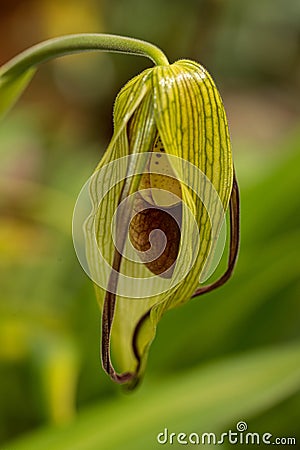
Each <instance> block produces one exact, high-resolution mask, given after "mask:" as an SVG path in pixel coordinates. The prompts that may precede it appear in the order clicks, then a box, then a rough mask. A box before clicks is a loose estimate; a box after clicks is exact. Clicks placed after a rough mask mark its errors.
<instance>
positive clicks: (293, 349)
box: [6, 343, 300, 450]
mask: <svg viewBox="0 0 300 450" xmlns="http://www.w3.org/2000/svg"><path fill="white" fill-rule="evenodd" d="M299 358H300V344H299V343H296V344H295V343H292V344H289V345H285V346H282V347H276V348H270V349H265V350H263V351H259V352H257V351H256V352H251V353H249V354H246V355H240V356H235V357H231V358H227V359H226V360H225V361H224V360H223V361H219V362H215V363H211V364H209V365H207V366H205V367H201V368H196V369H193V370H191V371H189V372H188V373H186V374H185V376H179V377H178V376H177V377H172V378H171V379H170V380H169V381H168V382H165V383H163V384H162V383H161V382H160V383H157V385H155V384H154V385H152V386H149V385H148V389H147V390H144V391H143V392H139V393H138V394H136V395H133V396H132V397H126V398H123V399H118V400H113V401H111V402H108V403H106V404H101V405H98V406H96V407H94V408H91V409H90V410H88V411H86V412H85V413H82V414H81V415H80V416H79V417H78V419H77V420H75V421H74V422H73V423H72V424H70V425H69V426H66V427H64V428H54V427H51V428H46V429H44V430H41V431H39V432H37V433H35V434H32V435H31V436H27V437H26V438H23V439H21V440H18V441H15V442H13V443H11V444H10V445H8V446H6V448H7V449H14V450H25V449H26V450H28V449H30V450H35V449H38V450H40V449H41V448H42V449H43V450H47V449H51V450H52V449H53V448H55V449H56V450H60V449H61V450H68V449H70V450H79V449H84V450H96V449H100V448H103V449H104V448H105V450H113V449H116V450H119V449H120V448H122V450H127V449H128V450H129V449H130V450H134V449H141V448H160V445H159V444H158V443H157V441H156V436H157V435H158V433H160V432H162V431H163V430H164V428H168V430H169V433H171V432H176V433H179V432H185V433H191V432H197V433H199V434H200V433H204V432H215V433H219V432H222V431H228V428H227V430H226V429H224V427H226V426H228V424H230V427H231V428H233V427H235V425H236V423H237V422H238V421H239V420H245V421H246V422H247V420H249V419H250V418H251V417H253V416H255V415H256V414H259V413H261V412H263V411H265V410H267V409H268V408H270V407H272V406H274V405H275V404H276V403H278V402H280V401H282V400H283V399H284V398H288V397H290V396H291V395H293V394H295V393H296V392H297V391H299V389H300V365H299ZM295 427H296V424H295ZM249 431H253V432H255V430H249ZM268 431H270V432H272V431H273V432H275V431H276V430H268ZM295 431H296V429H295ZM175 442H176V441H175ZM174 448H181V447H180V446H179V447H178V446H176V443H175V445H174Z"/></svg>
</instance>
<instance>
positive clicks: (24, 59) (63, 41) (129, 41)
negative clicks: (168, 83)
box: [0, 33, 169, 77]
mask: <svg viewBox="0 0 300 450" xmlns="http://www.w3.org/2000/svg"><path fill="white" fill-rule="evenodd" d="M91 50H102V51H109V52H117V53H128V54H132V55H140V56H145V57H147V58H150V59H151V60H152V61H153V62H154V64H156V65H168V64H169V61H168V59H167V57H166V56H165V54H164V53H163V52H162V51H161V50H160V49H159V48H158V47H156V46H155V45H153V44H150V43H149V42H145V41H141V40H138V39H134V38H129V37H125V36H116V35H113V34H98V33H93V34H92V33H91V34H90V33H84V34H70V35H66V36H62V37H59V38H54V39H49V40H47V41H44V42H41V43H40V44H37V45H34V46H33V47H30V48H29V49H28V50H25V51H24V52H22V53H20V54H19V55H17V56H16V57H15V58H13V59H12V60H10V61H9V62H8V63H7V64H5V65H4V66H2V67H1V68H0V76H2V77H6V76H8V77H9V76H17V75H19V74H21V73H23V72H25V71H26V70H28V69H30V68H32V67H35V66H37V65H38V64H41V63H43V62H45V61H47V60H49V59H52V58H57V57H59V56H63V55H69V54H73V53H81V52H84V51H91Z"/></svg>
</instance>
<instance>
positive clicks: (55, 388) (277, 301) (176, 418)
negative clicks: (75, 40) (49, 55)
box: [0, 0, 300, 450]
mask: <svg viewBox="0 0 300 450" xmlns="http://www.w3.org/2000/svg"><path fill="white" fill-rule="evenodd" d="M299 24H300V3H299V2H298V1H297V0H289V1H286V0H252V1H251V2H241V1H240V0H227V1H226V0H188V1H185V2H183V1H182V0H165V1H162V0H152V1H151V2H146V1H141V0H126V1H125V0H109V1H108V0H85V1H84V2H83V1H79V0H73V1H71V0H61V1H57V0H39V1H30V0H28V1H26V2H23V1H20V0H10V1H3V2H1V5H0V42H1V45H0V63H4V62H6V61H7V60H8V59H10V58H11V57H13V56H14V55H15V54H17V53H19V52H20V51H22V50H23V49H25V48H27V47H29V46H31V45H32V44H35V43H37V42H39V41H41V40H44V39H46V38H50V37H54V36H58V35H61V34H67V33H75V32H106V33H115V34H124V35H128V36H132V37H138V38H141V39H145V40H148V41H150V42H153V43H156V44H157V45H158V46H160V47H161V48H162V49H163V50H164V51H165V52H166V54H167V55H168V57H169V59H170V60H171V61H174V60H176V59H180V58H190V59H195V60H196V61H199V62H201V63H202V64H203V65H205V67H206V68H207V69H208V70H209V71H210V72H211V73H212V74H213V76H214V78H215V80H216V82H217V85H218V86H219V88H220V91H221V94H222V97H223V100H224V103H225V107H226V110H227V113H228V120H229V125H230V131H231V136H232V144H233V151H234V158H235V166H236V170H237V174H238V179H239V184H240V189H241V200H242V220H241V226H242V244H241V249H240V258H239V261H238V265H237V268H236V270H235V274H234V277H233V278H232V280H231V281H230V282H229V283H228V284H227V285H226V286H224V287H222V288H221V289H220V290H218V291H216V292H213V293H210V294H208V295H206V296H203V297H201V298H199V299H194V300H193V301H191V302H189V303H187V304H186V305H185V306H184V307H182V308H179V309H177V310H174V311H172V312H169V313H168V314H167V315H166V317H164V319H163V320H162V321H161V323H160V324H159V327H158V333H157V337H156V340H155V342H154V343H153V345H152V348H151V353H150V358H149V364H148V369H147V373H146V377H145V380H144V382H143V384H142V385H141V386H140V387H139V389H138V390H137V391H136V392H134V393H132V394H130V395H128V394H126V393H124V392H123V391H122V389H120V388H119V387H118V386H115V385H114V384H113V383H111V382H110V380H109V379H108V378H107V377H106V376H105V375H104V373H103V371H102V369H101V366H100V360H99V338H100V313H99V310H98V306H97V304H96V300H95V297H94V292H93V287H92V285H91V282H90V280H89V279H88V278H87V276H86V275H85V274H84V272H83V271H82V269H81V267H80V265H79V263H78V261H77V259H76V255H75V252H74V249H73V245H72V238H71V220H72V211H73V207H74V204H75V201H76V197H77V195H78V193H79V191H80V188H81V186H82V185H83V184H84V182H85V180H86V179H87V178H88V177H89V176H90V174H91V173H92V171H93V169H94V167H95V166H96V164H97V163H98V161H99V159H100V158H101V155H102V153H103V151H104V149H105V146H106V145H107V143H108V142H109V139H110V136H111V132H112V106H113V102H114V98H115V96H116V94H117V92H118V91H119V90H120V88H121V87H122V86H123V85H124V83H125V82H126V81H127V80H128V79H130V78H131V77H132V76H134V75H135V74H137V73H138V72H140V71H142V70H143V69H144V68H146V67H149V64H150V63H149V62H148V61H147V60H146V59H143V58H139V57H134V56H124V55H117V54H106V53H92V54H84V55H76V56H72V57H71V56H69V57H66V58H63V59H59V60H56V61H53V62H50V63H47V64H45V65H43V66H42V67H41V68H40V70H39V71H38V73H37V75H36V76H35V78H34V80H33V81H32V83H31V85H30V86H29V88H28V89H27V90H26V92H25V94H24V95H23V97H22V98H21V100H20V101H19V103H18V104H17V105H16V107H15V108H14V109H13V110H12V111H11V112H10V113H9V115H7V116H6V118H5V120H3V121H2V122H1V124H0V251H1V258H0V267H1V272H0V283H1V285H0V448H1V449H13V450H18V449H26V450H34V449H38V450H44V449H53V448H56V449H62V450H65V449H70V450H71V449H72V450H74V449H84V450H96V449H97V450H98V449H104V450H109V449H120V448H122V449H127V448H128V449H140V448H146V449H153V448H160V445H159V444H158V443H157V442H156V436H157V434H158V433H159V432H162V431H163V430H164V428H168V430H169V432H175V433H179V432H186V433H191V432H196V433H199V434H200V433H202V432H214V433H216V434H217V433H221V432H226V431H228V430H229V429H232V430H236V424H237V422H239V421H241V420H244V421H246V422H247V424H248V431H251V432H258V433H265V432H269V433H271V434H272V435H273V436H274V437H282V436H291V437H296V438H298V445H300V426H299V424H300V329H299V328H300V305H299V299H300V277H299V273H300V258H299V244H300V239H299V238H300V229H299V222H300V214H299V207H300V201H299V198H300V184H299V168H300V127H299V125H300V114H299V113H300V103H299V90H300V28H299ZM168 445H170V444H167V446H168ZM241 446H243V445H241ZM181 447H182V445H180V444H178V443H176V442H175V443H174V444H173V445H172V448H181ZM223 448H230V445H229V444H227V445H226V444H224V445H223Z"/></svg>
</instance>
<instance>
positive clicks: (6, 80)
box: [0, 68, 36, 119]
mask: <svg viewBox="0 0 300 450" xmlns="http://www.w3.org/2000/svg"><path fill="white" fill-rule="evenodd" d="M35 72H36V69H35V68H31V69H29V70H27V71H26V72H24V73H22V74H21V75H18V76H5V75H0V119H1V118H2V117H3V116H4V115H5V114H6V113H7V112H8V110H9V109H10V108H11V107H12V106H13V105H14V104H15V102H16V101H17V100H18V98H19V97H20V95H21V94H22V92H23V91H24V90H25V89H26V87H27V86H28V84H29V82H30V81H31V79H32V77H33V75H34V74H35Z"/></svg>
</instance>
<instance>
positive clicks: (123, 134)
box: [85, 60, 234, 386]
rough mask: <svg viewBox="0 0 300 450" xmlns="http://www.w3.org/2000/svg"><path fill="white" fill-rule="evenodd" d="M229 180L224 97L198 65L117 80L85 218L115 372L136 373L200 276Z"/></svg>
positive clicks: (128, 376) (130, 377) (125, 376)
mask: <svg viewBox="0 0 300 450" xmlns="http://www.w3.org/2000/svg"><path fill="white" fill-rule="evenodd" d="M233 180H234V175H233V163H232V155H231V146H230V139H229V133H228V127H227V120H226V115H225V111H224V107H223V104H222V100H221V98H220V95H219V92H218V90H217V88H216V86H215V84H214V82H213V80H212V78H211V76H210V75H209V74H208V72H207V71H206V70H205V69H204V68H203V67H202V66H201V65H199V64H198V63H196V62H193V61H189V60H180V61H178V62H175V63H174V64H171V65H159V66H155V67H153V68H150V69H147V70H145V71H144V72H142V73H141V74H140V75H138V76H136V77H135V78H133V79H132V80H130V81H129V82H128V83H127V84H126V85H125V86H124V87H123V89H122V90H121V91H120V93H119V94H118V96H117V99H116V102H115V106H114V134H113V137H112V140H111V142H110V144H109V146H108V148H107V150H106V152H105V154H104V156H103V158H102V160H101V162H100V164H99V165H98V167H97V169H96V171H95V173H94V175H93V176H92V178H91V181H90V183H89V189H90V198H91V202H92V205H93V209H92V212H91V213H90V215H89V217H88V219H87V220H86V223H85V235H86V249H87V250H86V252H87V261H88V265H89V270H90V274H91V277H92V278H93V280H94V281H95V285H96V286H95V287H96V294H97V299H98V302H99V305H100V308H101V311H102V363H103V367H104V369H105V370H106V372H107V373H108V374H109V375H110V376H111V378H112V379H114V380H115V381H117V382H120V383H123V382H124V383H128V385H130V386H134V385H135V384H136V383H137V381H138V379H139V378H140V377H141V376H142V374H143V373H144V370H145V365H146V360H147V354H148V351H149V347H150V344H151V342H152V340H153V339H154V336H155V332H156V326H157V324H158V321H159V320H160V318H161V317H162V315H163V314H164V313H165V312H166V311H167V310H169V309H171V308H174V307H176V306H178V305H180V304H182V303H184V302H186V301H187V300H188V299H190V298H191V296H192V295H193V294H194V292H195V290H196V289H197V287H198V286H199V277H200V276H201V277H202V278H200V280H201V281H203V280H204V279H206V278H207V276H208V275H205V271H206V272H207V270H208V269H207V267H209V262H211V260H212V254H213V250H214V248H215V246H216V242H217V238H218V235H219V231H220V226H221V223H222V220H223V218H224V212H225V211H226V209H227V207H228V204H229V201H230V198H231V195H232V187H233ZM100 191H101V192H100ZM227 278H228V277H227ZM204 289H205V288H204ZM110 347H112V353H113V359H114V363H115V364H116V366H117V368H118V371H119V372H121V374H119V373H118V372H117V371H116V370H115V369H114V366H113V363H112V361H111V357H110Z"/></svg>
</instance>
